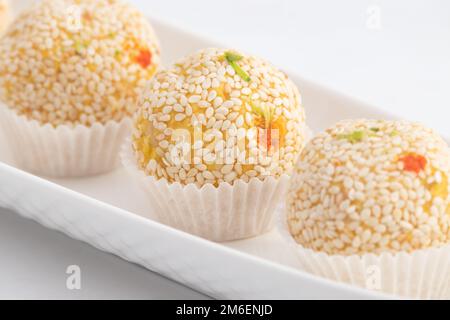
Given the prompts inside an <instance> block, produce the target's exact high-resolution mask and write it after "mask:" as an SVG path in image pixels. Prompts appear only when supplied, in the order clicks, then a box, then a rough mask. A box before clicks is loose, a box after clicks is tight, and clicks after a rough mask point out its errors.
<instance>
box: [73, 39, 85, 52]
mask: <svg viewBox="0 0 450 320" xmlns="http://www.w3.org/2000/svg"><path fill="white" fill-rule="evenodd" d="M85 49H86V46H85V45H84V44H83V43H82V42H81V41H77V42H75V51H76V52H77V53H78V54H82V53H83V51H84V50H85Z"/></svg>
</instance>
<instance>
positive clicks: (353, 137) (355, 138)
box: [338, 130, 366, 143]
mask: <svg viewBox="0 0 450 320" xmlns="http://www.w3.org/2000/svg"><path fill="white" fill-rule="evenodd" d="M365 136H366V133H365V132H364V131H361V130H357V131H353V132H352V133H349V134H340V135H339V136H338V138H339V139H346V140H348V141H349V142H350V143H357V142H361V141H362V140H363V139H364V137H365Z"/></svg>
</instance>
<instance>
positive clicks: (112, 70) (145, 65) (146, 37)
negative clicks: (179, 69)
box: [0, 0, 160, 126]
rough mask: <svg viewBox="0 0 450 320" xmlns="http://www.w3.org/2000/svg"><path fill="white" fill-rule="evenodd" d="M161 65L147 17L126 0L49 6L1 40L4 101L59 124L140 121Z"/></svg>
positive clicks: (48, 2) (54, 0) (71, 0)
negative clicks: (143, 97) (142, 101)
mask: <svg viewBox="0 0 450 320" xmlns="http://www.w3.org/2000/svg"><path fill="white" fill-rule="evenodd" d="M159 63H160V57H159V48H158V42H157V39H156V37H155V34H154V32H153V29H152V27H151V26H150V24H149V23H148V22H147V20H146V19H145V17H144V16H143V15H142V14H141V13H140V12H139V11H138V10H136V9H134V8H133V7H132V6H130V5H129V4H127V3H126V2H123V1H118V0H96V1H90V0H44V1H42V2H39V3H37V4H36V5H34V6H33V7H32V8H30V9H29V10H28V11H26V12H25V13H23V14H22V15H21V16H19V17H18V18H17V19H16V20H15V21H14V23H12V25H11V27H10V28H9V29H8V31H7V33H6V34H5V36H4V37H3V38H2V39H1V41H0V100H2V102H4V103H5V104H6V105H8V106H9V107H10V108H13V109H14V110H16V111H17V113H18V114H21V115H25V116H27V117H28V118H29V119H34V120H37V121H39V122H41V123H44V124H45V123H50V124H53V125H54V126H58V125H62V124H66V125H74V124H83V125H86V126H91V125H92V124H93V123H106V122H108V121H109V120H113V121H120V120H122V119H123V118H124V117H127V116H130V115H132V113H133V112H134V111H135V109H136V103H137V100H138V96H139V95H140V94H141V93H142V91H143V88H144V87H145V82H146V81H148V80H149V79H150V78H151V77H152V76H153V75H154V73H155V72H156V69H157V67H158V65H159Z"/></svg>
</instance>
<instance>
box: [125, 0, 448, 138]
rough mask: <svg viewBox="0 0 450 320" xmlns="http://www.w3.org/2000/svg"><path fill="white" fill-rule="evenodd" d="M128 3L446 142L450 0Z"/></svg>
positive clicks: (145, 0) (150, 0)
mask: <svg viewBox="0 0 450 320" xmlns="http://www.w3.org/2000/svg"><path fill="white" fill-rule="evenodd" d="M133 2H134V3H135V4H136V5H138V6H139V7H141V8H142V9H144V10H145V11H146V12H148V13H150V14H151V15H153V16H155V17H158V18H161V19H166V20H169V21H172V22H173V23H175V24H177V25H180V26H183V27H185V28H187V29H189V30H193V31H196V32H198V33H201V34H204V35H207V36H209V37H211V38H213V39H218V40H219V41H223V42H224V43H225V44H227V45H230V46H233V47H236V48H240V49H243V50H246V51H249V52H251V53H255V54H257V55H260V56H262V57H265V58H267V59H269V60H271V61H272V62H273V63H275V64H276V65H278V66H280V67H282V68H283V69H285V70H288V71H293V72H296V73H298V74H299V75H301V76H303V77H305V78H308V79H310V80H314V81H317V82H320V83H322V84H325V85H327V86H329V87H332V88H334V89H337V90H339V91H341V92H344V93H346V94H349V95H352V96H355V97H358V98H361V99H362V100H364V101H366V102H369V103H372V104H374V105H376V106H378V107H381V108H384V109H386V110H389V111H391V112H392V113H395V114H398V115H400V116H401V117H403V118H406V119H410V120H419V121H422V122H424V123H426V124H427V125H429V126H432V127H435V128H436V129H438V130H439V131H440V132H442V133H443V134H445V135H447V136H449V137H450V126H448V125H447V122H448V119H449V118H450V117H448V116H449V115H450V1H448V0H428V1H426V0H417V1H415V0H409V1H406V0H339V1H336V0H334V1H333V0H314V1H313V0H310V1H298V0H189V1H175V0H164V1H161V0H133ZM377 13H379V19H377ZM377 21H380V25H377V23H376V22H377ZM374 22H375V23H374ZM377 26H379V28H377Z"/></svg>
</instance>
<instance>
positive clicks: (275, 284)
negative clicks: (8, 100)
mask: <svg viewBox="0 0 450 320" xmlns="http://www.w3.org/2000/svg"><path fill="white" fill-rule="evenodd" d="M152 23H153V25H154V26H155V28H156V31H157V33H158V35H159V37H160V39H161V41H162V47H163V53H164V60H165V63H166V64H167V63H170V62H171V61H174V60H175V59H177V58H179V57H181V56H183V55H185V54H189V53H192V52H193V51H195V50H197V49H200V48H204V47H211V46H218V45H217V44H216V43H214V42H212V41H208V40H205V39H203V38H201V37H198V36H196V35H194V34H189V33H186V32H183V31H181V30H179V29H177V28H176V27H173V26H169V25H167V24H165V23H161V22H158V21H156V20H154V19H152ZM291 76H292V78H293V80H294V81H295V82H296V83H297V84H298V86H299V87H300V90H301V92H302V95H303V100H304V105H305V107H306V111H307V121H308V124H309V126H310V127H311V128H312V129H313V131H317V130H321V129H323V128H325V127H327V126H329V125H331V124H333V123H334V122H336V121H338V120H341V119H345V118H358V117H369V118H392V117H391V116H389V115H386V114H384V113H381V112H380V111H377V110H376V109H374V108H371V107H369V106H367V105H365V104H363V103H361V102H358V101H355V100H353V99H351V98H348V97H345V96H343V95H340V94H338V93H336V92H333V91H330V90H328V89H325V88H323V87H320V86H318V85H316V84H314V83H311V82H308V81H305V80H302V79H300V78H298V77H296V76H295V75H291ZM146 201H147V200H146V198H145V196H144V195H143V194H142V193H141V190H140V189H139V188H138V187H136V185H135V184H134V182H133V181H131V180H130V178H129V176H128V175H127V173H126V172H125V170H124V169H123V168H119V169H118V170H116V171H115V172H113V173H111V174H108V175H103V176H97V177H92V178H86V179H70V180H52V181H48V180H45V179H42V178H39V177H36V176H33V175H30V174H27V173H25V172H22V171H20V170H18V169H16V168H15V167H14V163H13V162H12V161H11V158H10V155H9V152H8V150H7V148H6V144H5V141H4V139H3V138H2V137H1V136H0V207H5V208H8V209H12V210H14V211H15V212H17V213H19V214H21V215H22V216H24V217H27V218H30V219H33V220H36V221H38V222H40V223H41V224H43V225H45V226H47V227H49V228H53V229H57V230H60V231H62V232H64V233H66V234H68V235H69V236H71V237H73V238H75V239H79V240H82V241H85V242H87V243H90V244H91V245H93V246H95V247H97V248H99V249H101V250H104V251H107V252H111V253H113V254H116V255H118V256H120V257H122V258H124V259H126V260H129V261H132V262H135V263H137V264H140V265H142V266H144V267H146V268H148V269H150V270H152V271H155V272H158V273H160V274H162V275H164V276H166V277H168V278H171V279H173V280H175V281H179V282H181V283H183V284H185V285H187V286H189V287H192V288H193V289H196V290H198V291H200V292H202V293H205V294H207V295H210V296H212V297H215V298H229V299H304V298H308V299H315V298H320V299H330V298H331V299H350V298H356V299H367V298H385V297H386V296H384V295H383V294H382V293H378V292H370V291H366V290H362V289H358V288H353V287H350V286H347V285H344V284H339V283H334V282H331V281H328V280H324V279H320V278H317V277H314V276H311V275H309V274H307V273H304V272H302V271H300V270H298V269H297V263H296V260H295V259H294V258H293V257H292V256H291V255H289V253H288V251H287V249H286V246H285V245H284V243H283V242H282V240H281V238H280V235H279V234H278V233H277V231H276V230H274V231H273V232H271V233H268V234H266V235H263V236H260V237H258V238H254V239H249V240H242V241H236V242H231V243H226V244H215V243H212V242H208V241H205V240H203V239H200V238H196V237H194V236H191V235H188V234H185V233H183V232H179V231H177V230H174V229H171V228H169V227H166V226H164V225H161V224H159V223H156V222H154V221H151V220H150V219H149V215H148V211H147V208H148V205H147V203H146ZM18 237H20V235H18Z"/></svg>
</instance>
